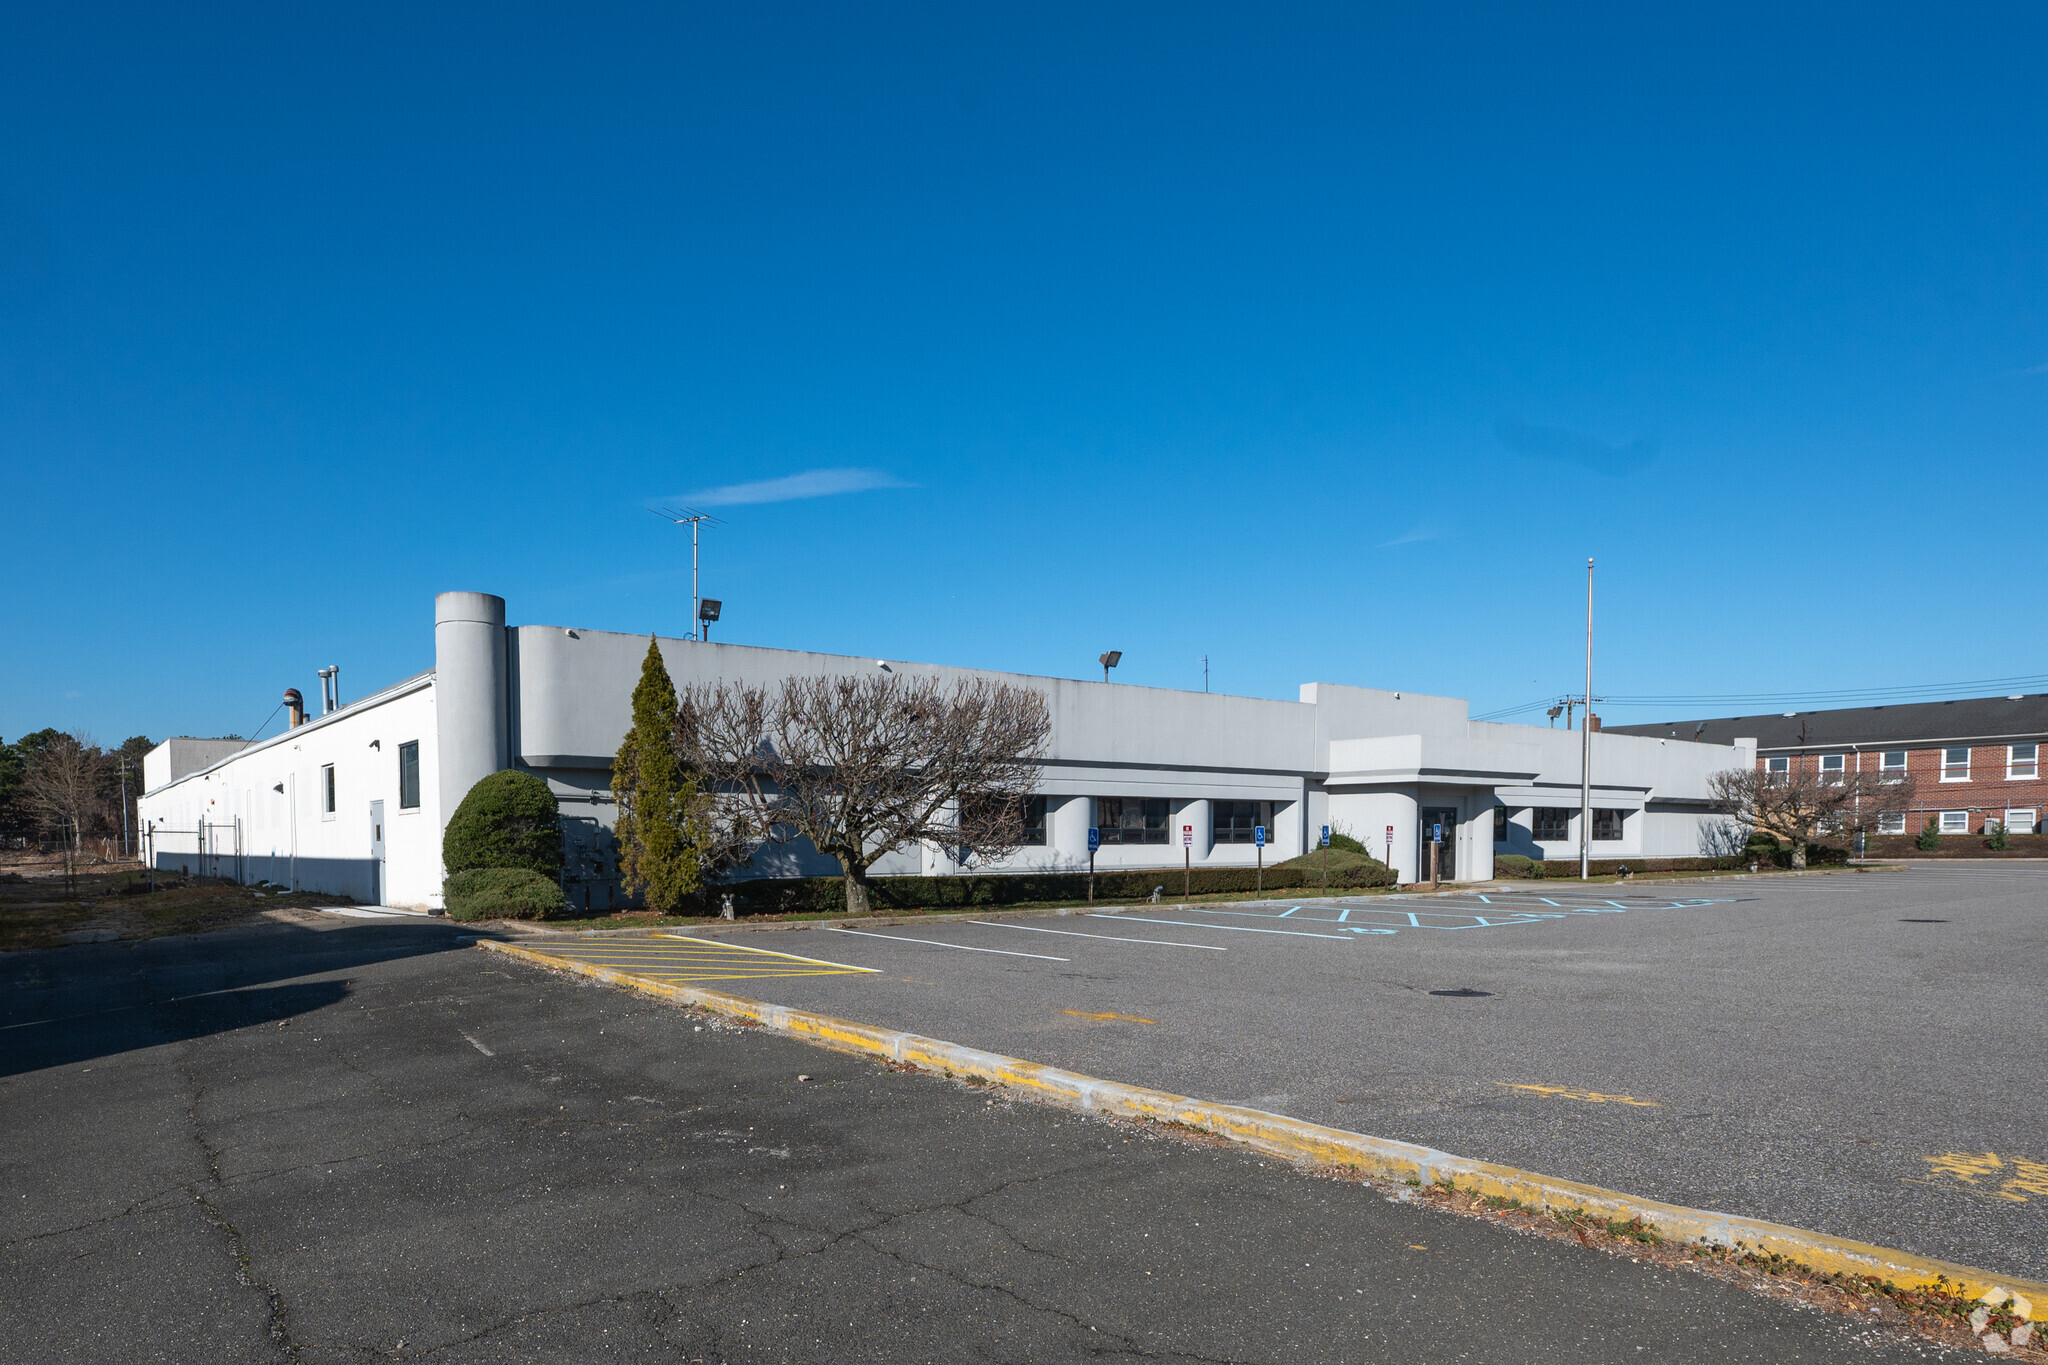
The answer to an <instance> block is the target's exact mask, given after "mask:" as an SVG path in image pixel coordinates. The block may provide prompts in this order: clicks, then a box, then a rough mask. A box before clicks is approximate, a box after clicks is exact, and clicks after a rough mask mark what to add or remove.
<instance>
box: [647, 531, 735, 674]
mask: <svg viewBox="0 0 2048 1365" xmlns="http://www.w3.org/2000/svg"><path fill="white" fill-rule="evenodd" d="M647 510H648V511H650V512H652V513H654V515H656V516H657V517H662V518H664V519H666V520H668V521H672V522H674V523H675V524H676V525H678V526H688V527H689V528H690V639H691V640H692V641H694V642H696V643H698V644H702V643H703V642H704V638H705V635H704V630H705V627H704V594H703V593H702V592H701V591H700V590H699V587H698V558H697V550H698V546H697V532H698V529H699V528H700V527H702V526H703V525H704V523H705V522H707V521H708V522H710V523H711V524H712V525H713V526H722V525H724V523H723V522H721V521H720V520H719V519H718V518H717V517H714V516H712V515H711V514H710V513H709V512H699V511H698V510H697V509H696V508H694V507H650V508H648V509H647Z"/></svg>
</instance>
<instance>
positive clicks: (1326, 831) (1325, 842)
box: [1322, 825, 1330, 848]
mask: <svg viewBox="0 0 2048 1365" xmlns="http://www.w3.org/2000/svg"><path fill="white" fill-rule="evenodd" d="M1322 846H1323V847H1324V848H1328V847H1329V846H1330V827H1329V826H1328V825H1324V826H1323V843H1322Z"/></svg>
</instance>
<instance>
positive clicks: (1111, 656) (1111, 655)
mask: <svg viewBox="0 0 2048 1365" xmlns="http://www.w3.org/2000/svg"><path fill="white" fill-rule="evenodd" d="M1123 661H1124V652H1123V651H1122V650H1120V649H1110V650H1105V651H1103V652H1102V653H1100V654H1098V655H1096V656H1095V662H1097V663H1099V664H1101V665H1102V680H1103V681H1104V682H1108V681H1109V670H1110V669H1112V668H1115V667H1116V666H1117V665H1118V664H1120V663H1122V662H1123Z"/></svg>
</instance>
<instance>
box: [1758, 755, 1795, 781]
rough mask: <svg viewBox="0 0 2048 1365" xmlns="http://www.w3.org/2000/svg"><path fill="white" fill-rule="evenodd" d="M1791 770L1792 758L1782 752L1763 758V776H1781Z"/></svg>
mask: <svg viewBox="0 0 2048 1365" xmlns="http://www.w3.org/2000/svg"><path fill="white" fill-rule="evenodd" d="M1791 771H1792V760H1791V759H1790V758H1788V757H1786V756H1785V755H1784V754H1779V755H1777V756H1776V757H1775V758H1767V759H1765V760H1764V776H1766V777H1783V776H1785V775H1786V774H1787V773H1789V772H1791Z"/></svg>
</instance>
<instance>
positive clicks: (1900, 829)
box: [1877, 810, 1906, 834]
mask: <svg viewBox="0 0 2048 1365" xmlns="http://www.w3.org/2000/svg"><path fill="white" fill-rule="evenodd" d="M1877 832H1878V833H1879V834H1904V833H1905V832H1906V813H1905V812H1904V811H1902V810H1895V811H1893V812H1892V813H1891V814H1889V815H1880V816H1878V817H1877Z"/></svg>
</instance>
